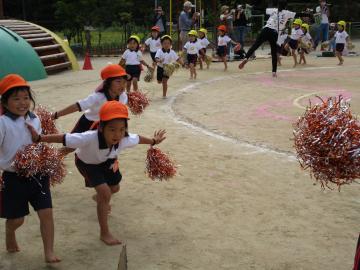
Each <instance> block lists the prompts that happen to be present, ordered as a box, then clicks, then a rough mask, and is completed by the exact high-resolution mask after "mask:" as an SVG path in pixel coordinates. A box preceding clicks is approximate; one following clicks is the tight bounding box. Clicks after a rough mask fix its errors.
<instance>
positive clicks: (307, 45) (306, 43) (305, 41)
mask: <svg viewBox="0 0 360 270" xmlns="http://www.w3.org/2000/svg"><path fill="white" fill-rule="evenodd" d="M301 29H302V31H303V32H304V35H303V36H302V37H301V41H300V48H299V53H300V60H299V64H300V65H301V64H302V63H303V64H304V65H306V59H305V54H309V52H310V50H311V48H313V47H314V42H313V40H312V38H311V35H310V33H309V29H310V27H309V25H308V24H307V23H303V24H302V25H301Z"/></svg>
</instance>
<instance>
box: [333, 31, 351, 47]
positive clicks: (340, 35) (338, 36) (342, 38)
mask: <svg viewBox="0 0 360 270" xmlns="http://www.w3.org/2000/svg"><path fill="white" fill-rule="evenodd" d="M348 36H349V34H348V33H346V31H345V30H344V31H342V32H340V31H337V32H336V33H335V43H337V44H345V43H346V38H347V37H348Z"/></svg>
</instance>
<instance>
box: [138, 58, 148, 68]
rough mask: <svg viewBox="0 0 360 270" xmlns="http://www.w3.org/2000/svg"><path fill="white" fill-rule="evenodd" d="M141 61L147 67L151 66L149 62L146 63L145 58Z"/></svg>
mask: <svg viewBox="0 0 360 270" xmlns="http://www.w3.org/2000/svg"><path fill="white" fill-rule="evenodd" d="M140 63H141V64H143V65H144V66H146V67H147V68H149V67H150V66H149V65H148V63H146V62H145V61H144V60H141V61H140Z"/></svg>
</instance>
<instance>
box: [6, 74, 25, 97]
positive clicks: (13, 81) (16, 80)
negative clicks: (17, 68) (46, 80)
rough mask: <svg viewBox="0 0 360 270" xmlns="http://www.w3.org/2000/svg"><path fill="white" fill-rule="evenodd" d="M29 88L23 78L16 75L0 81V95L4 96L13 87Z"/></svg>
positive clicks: (10, 75)
mask: <svg viewBox="0 0 360 270" xmlns="http://www.w3.org/2000/svg"><path fill="white" fill-rule="evenodd" d="M22 86H23V87H30V85H29V84H28V83H27V82H26V81H25V79H24V78H23V77H21V76H20V75H17V74H9V75H7V76H5V77H4V78H3V79H2V80H1V81H0V95H3V94H5V93H6V92H7V91H9V90H10V89H11V88H14V87H22Z"/></svg>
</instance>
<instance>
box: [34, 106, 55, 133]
mask: <svg viewBox="0 0 360 270" xmlns="http://www.w3.org/2000/svg"><path fill="white" fill-rule="evenodd" d="M35 113H36V114H37V115H38V116H39V119H40V122H41V129H42V134H44V135H48V134H58V133H59V130H58V129H57V128H56V125H55V121H54V119H52V117H51V112H49V111H48V110H47V108H46V107H44V106H42V105H39V106H37V108H36V109H35Z"/></svg>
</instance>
